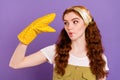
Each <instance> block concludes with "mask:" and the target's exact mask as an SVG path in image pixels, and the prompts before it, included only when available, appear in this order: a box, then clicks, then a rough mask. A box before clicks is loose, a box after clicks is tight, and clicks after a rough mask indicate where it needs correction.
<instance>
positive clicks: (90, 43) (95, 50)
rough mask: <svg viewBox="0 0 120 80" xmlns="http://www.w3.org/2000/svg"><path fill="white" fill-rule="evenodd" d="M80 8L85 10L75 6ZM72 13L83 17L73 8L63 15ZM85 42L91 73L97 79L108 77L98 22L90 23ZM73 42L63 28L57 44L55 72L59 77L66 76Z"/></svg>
mask: <svg viewBox="0 0 120 80" xmlns="http://www.w3.org/2000/svg"><path fill="white" fill-rule="evenodd" d="M74 7H79V8H84V9H85V10H88V9H86V8H85V7H83V6H74ZM70 12H74V13H75V14H77V15H79V16H80V17H81V15H80V14H79V13H78V12H77V11H75V10H74V9H73V7H72V8H69V9H66V10H65V11H64V13H63V19H64V16H65V15H66V14H68V13H70ZM85 40H86V44H87V45H86V48H87V57H88V58H89V60H90V63H89V65H90V69H91V72H92V73H93V74H94V75H95V76H96V78H103V77H105V76H106V75H107V72H106V71H105V64H106V62H105V60H104V59H103V56H102V55H103V53H104V49H103V46H102V41H101V34H100V31H99V29H98V27H97V25H96V22H95V21H94V20H93V18H92V21H91V22H90V23H89V25H88V26H87V27H86V30H85ZM71 43H72V42H71V40H70V38H69V37H68V35H67V33H66V31H65V29H64V28H63V29H62V31H61V33H60V35H59V38H58V40H57V42H56V55H55V59H54V60H55V71H56V73H58V74H59V75H61V76H63V75H64V74H65V68H66V67H67V65H68V59H69V51H70V50H71V49H72V48H71Z"/></svg>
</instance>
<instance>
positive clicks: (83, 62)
mask: <svg viewBox="0 0 120 80" xmlns="http://www.w3.org/2000/svg"><path fill="white" fill-rule="evenodd" d="M40 51H41V52H42V53H43V54H44V56H45V57H46V58H47V59H48V61H49V63H50V64H54V55H55V44H53V45H50V46H48V47H45V48H43V49H41V50H40ZM103 58H104V59H105V61H106V65H105V70H109V68H108V65H107V58H106V56H105V55H103ZM68 64H71V65H75V66H84V67H90V66H89V59H88V57H87V56H85V57H83V58H79V57H76V56H74V55H72V54H70V57H69V59H68Z"/></svg>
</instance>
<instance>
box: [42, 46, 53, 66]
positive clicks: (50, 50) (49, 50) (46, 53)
mask: <svg viewBox="0 0 120 80" xmlns="http://www.w3.org/2000/svg"><path fill="white" fill-rule="evenodd" d="M40 51H41V52H42V53H43V55H44V56H45V57H46V58H47V59H48V62H49V63H50V64H53V61H54V55H55V44H53V45H50V46H47V47H45V48H43V49H41V50H40Z"/></svg>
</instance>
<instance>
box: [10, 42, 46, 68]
mask: <svg viewBox="0 0 120 80" xmlns="http://www.w3.org/2000/svg"><path fill="white" fill-rule="evenodd" d="M26 49H27V45H25V44H22V43H19V44H18V46H17V48H16V49H15V51H14V54H13V55H12V58H11V60H10V63H9V66H10V67H12V68H14V69H19V68H25V67H31V66H36V65H39V64H42V63H44V62H46V61H47V58H46V57H45V56H44V55H43V54H42V53H41V52H40V51H38V52H35V53H33V54H31V55H29V56H25V53H26Z"/></svg>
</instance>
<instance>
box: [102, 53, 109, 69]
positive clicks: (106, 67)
mask: <svg viewBox="0 0 120 80" xmlns="http://www.w3.org/2000/svg"><path fill="white" fill-rule="evenodd" d="M103 58H104V60H105V62H106V64H105V70H106V71H109V67H108V61H107V57H106V56H105V55H103Z"/></svg>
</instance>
